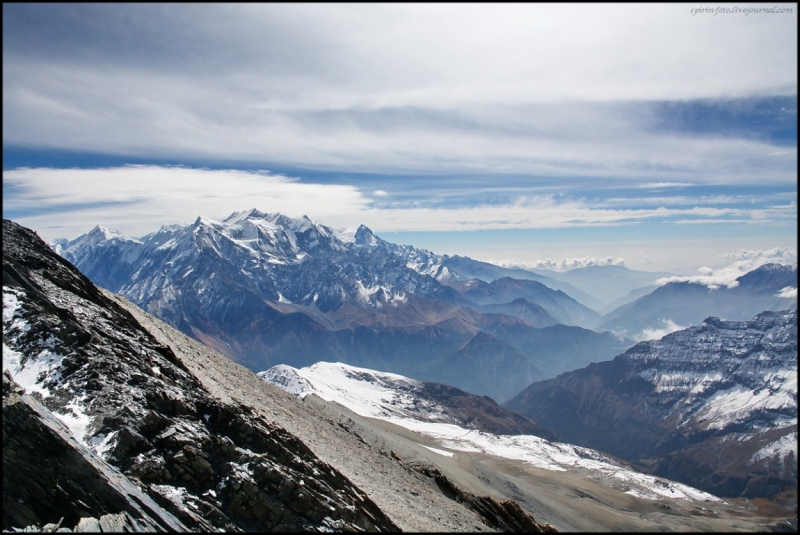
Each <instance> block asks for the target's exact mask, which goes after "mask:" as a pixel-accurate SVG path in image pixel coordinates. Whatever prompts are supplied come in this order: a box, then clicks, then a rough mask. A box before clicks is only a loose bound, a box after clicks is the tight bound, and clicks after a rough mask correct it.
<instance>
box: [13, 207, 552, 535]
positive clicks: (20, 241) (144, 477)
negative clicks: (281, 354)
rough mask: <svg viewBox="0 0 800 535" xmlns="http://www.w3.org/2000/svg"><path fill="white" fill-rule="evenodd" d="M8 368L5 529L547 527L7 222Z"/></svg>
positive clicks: (514, 505)
mask: <svg viewBox="0 0 800 535" xmlns="http://www.w3.org/2000/svg"><path fill="white" fill-rule="evenodd" d="M3 367H4V370H5V372H4V377H3V483H4V484H3V528H4V530H12V528H17V530H19V528H26V531H39V530H41V529H43V528H42V527H43V526H44V525H45V524H49V525H48V526H47V528H46V529H45V531H55V529H56V528H57V527H58V526H63V527H70V528H71V527H73V526H74V530H75V531H101V530H103V531H178V532H181V531H220V530H222V531H258V532H263V531H398V530H400V529H403V530H409V531H431V530H434V529H445V530H449V531H467V530H478V531H492V530H495V529H504V530H520V529H526V530H529V531H541V530H545V529H547V526H543V525H541V524H538V523H537V522H535V521H534V520H533V518H532V517H531V516H530V515H529V514H527V513H525V512H524V511H523V510H522V509H521V508H520V507H519V505H517V504H516V503H514V502H511V501H503V502H497V501H495V500H494V499H492V498H490V497H477V496H475V495H473V494H471V493H469V492H467V491H464V490H461V489H460V488H458V487H456V486H454V485H452V484H451V486H450V487H449V491H450V492H457V493H458V495H459V496H460V497H461V498H462V499H461V500H460V501H458V502H457V501H455V500H452V499H450V498H448V497H447V496H446V495H445V494H443V493H442V491H441V490H440V487H439V486H438V484H437V482H436V481H435V480H434V479H433V478H432V477H428V476H426V475H424V474H422V473H420V472H419V471H416V470H413V469H411V468H409V467H406V466H404V465H403V464H401V463H398V462H397V461H396V460H394V459H392V458H391V457H389V455H388V453H387V452H384V451H382V450H379V449H377V448H373V447H367V446H365V444H364V442H363V440H360V439H359V438H358V437H356V436H354V435H353V434H352V433H350V432H349V431H348V430H347V429H346V424H347V422H346V421H344V420H339V419H337V418H335V417H333V416H331V415H330V414H325V413H324V412H322V408H324V406H323V407H322V408H320V409H314V408H310V407H306V406H304V404H303V403H302V402H300V401H299V400H297V399H295V398H293V397H292V396H289V395H288V394H285V393H283V392H282V391H281V390H279V389H277V388H275V387H273V386H271V385H268V384H266V383H265V382H264V381H261V380H259V379H258V378H257V377H256V376H255V375H254V374H252V373H251V372H248V371H247V370H245V369H243V368H241V367H239V366H236V365H235V364H233V363H232V362H230V361H229V360H227V359H226V358H224V357H223V356H221V355H219V354H216V353H214V352H212V351H210V350H208V349H206V348H204V347H203V346H202V345H200V344H199V343H196V342H194V341H192V340H190V339H188V338H186V337H184V336H182V335H180V334H179V333H178V332H177V331H174V330H172V329H170V328H169V327H168V326H167V325H165V324H163V323H161V322H159V321H158V320H156V319H155V318H152V317H150V316H148V315H147V314H146V313H144V312H142V311H141V310H139V309H136V307H134V306H133V305H131V304H130V303H127V304H126V303H125V302H124V300H122V299H121V298H119V297H117V296H114V295H113V294H110V293H107V292H105V291H103V290H100V289H99V288H98V287H96V286H95V285H94V284H92V283H91V282H90V281H89V279H87V278H86V277H85V276H83V275H82V274H81V273H80V272H79V271H78V270H77V269H75V267H74V266H72V265H71V264H69V263H68V262H67V261H65V260H64V259H63V258H61V257H59V256H57V255H56V254H55V253H54V252H52V251H51V250H50V249H49V248H48V247H47V245H46V244H44V242H42V241H41V240H40V239H39V238H38V237H37V236H36V235H35V234H34V233H33V232H32V231H30V230H28V229H25V228H23V227H20V226H19V225H16V224H15V223H13V222H10V221H8V220H4V221H3ZM232 378H235V379H236V380H237V381H239V382H238V384H237V386H236V387H235V388H232V387H230V386H228V385H226V386H225V387H223V386H222V385H221V383H220V382H219V381H220V380H221V379H224V380H231V379H232ZM288 429H292V430H291V431H290V430H288ZM300 435H302V437H303V438H300ZM320 441H321V442H320ZM419 449H422V448H421V447H420V448H419ZM332 454H333V455H332ZM339 455H341V456H339ZM323 459H324V460H323ZM353 479H356V480H357V481H358V483H354V482H353ZM478 506H480V508H479V507H478ZM390 514H391V516H389V515H390ZM59 519H60V520H59Z"/></svg>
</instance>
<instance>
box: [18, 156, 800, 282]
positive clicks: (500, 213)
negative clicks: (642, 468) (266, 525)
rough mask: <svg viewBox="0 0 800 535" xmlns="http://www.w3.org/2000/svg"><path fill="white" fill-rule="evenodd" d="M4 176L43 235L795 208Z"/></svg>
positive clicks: (251, 179)
mask: <svg viewBox="0 0 800 535" xmlns="http://www.w3.org/2000/svg"><path fill="white" fill-rule="evenodd" d="M3 182H4V186H6V187H5V188H4V192H5V193H6V194H5V195H4V198H3V213H4V216H6V214H7V213H14V214H22V215H19V216H16V215H15V216H14V218H15V219H16V220H17V221H18V222H19V223H21V224H23V225H26V226H29V227H31V228H34V229H35V230H37V231H39V232H40V234H41V235H42V236H44V237H46V239H52V238H57V237H74V236H77V235H79V234H82V233H84V232H86V231H88V230H89V229H91V228H92V227H93V226H94V225H97V224H102V225H104V226H106V227H108V228H111V229H115V230H119V231H122V232H124V233H126V234H130V235H140V236H141V235H143V234H146V233H148V232H152V231H154V230H157V228H155V227H158V226H159V225H161V224H170V223H188V222H191V221H193V220H194V219H195V218H196V217H197V216H198V215H205V216H208V217H212V218H221V217H225V216H227V215H229V214H231V213H232V212H235V211H241V210H245V209H248V208H253V207H255V208H258V209H259V210H261V211H265V212H281V213H284V214H286V215H289V216H292V217H299V216H301V215H308V216H309V217H311V218H312V219H315V220H316V221H319V222H320V223H323V224H326V225H330V226H334V227H349V226H357V225H359V224H365V225H367V226H368V227H370V228H371V229H372V230H374V231H376V232H385V231H453V230H456V231H469V230H496V229H554V228H580V227H590V226H594V227H597V226H619V225H630V224H636V223H639V222H642V221H646V220H668V219H669V218H674V217H681V216H689V215H690V216H692V217H698V218H704V219H706V220H708V221H713V220H714V219H716V218H729V217H731V216H737V217H746V218H748V220H749V221H756V222H760V221H764V220H768V218H774V219H775V220H778V221H787V220H790V219H791V218H792V217H793V218H794V219H795V220H796V217H797V208H796V205H790V206H788V207H783V208H781V207H778V208H776V207H767V208H753V209H742V208H716V207H703V206H695V207H670V208H665V207H657V208H637V209H634V208H626V209H611V208H602V207H595V206H594V205H593V204H591V203H588V202H586V201H583V200H576V199H569V198H565V197H560V196H558V195H521V196H517V197H516V198H513V199H512V200H511V201H509V202H504V203H499V204H478V205H468V204H462V205H458V206H446V207H442V206H441V205H439V204H437V202H436V199H431V200H428V201H412V202H407V203H399V202H398V203H392V204H391V205H390V206H389V207H383V206H378V205H376V204H375V202H374V200H373V199H372V198H370V196H369V195H368V194H365V193H363V192H362V191H361V190H360V189H359V188H357V187H356V186H352V185H334V184H316V183H307V182H301V181H300V180H298V179H294V178H290V177H286V176H283V175H276V174H271V173H268V172H255V171H241V170H232V169H221V170H220V169H198V168H190V167H165V166H154V165H127V166H123V167H114V168H104V169H51V168H37V169H30V168H20V169H13V170H9V171H4V172H3ZM6 217H8V216H6ZM618 260H619V259H610V260H609V259H603V258H595V259H592V258H588V259H583V258H576V259H572V260H569V259H565V260H562V261H559V262H554V263H553V262H551V264H552V266H554V267H555V268H556V269H572V268H573V267H579V266H582V265H586V262H595V263H602V262H604V263H605V265H609V263H612V264H613V263H614V262H617V261H618ZM598 265H599V264H598Z"/></svg>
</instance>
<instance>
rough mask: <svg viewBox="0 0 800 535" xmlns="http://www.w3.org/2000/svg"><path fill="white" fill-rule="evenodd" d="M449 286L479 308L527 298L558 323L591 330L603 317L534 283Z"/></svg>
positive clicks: (511, 281) (497, 281)
mask: <svg viewBox="0 0 800 535" xmlns="http://www.w3.org/2000/svg"><path fill="white" fill-rule="evenodd" d="M450 285H451V286H452V287H453V288H455V289H456V290H458V292H459V293H461V295H462V296H464V297H465V298H466V299H467V300H469V301H471V302H473V303H476V304H478V305H500V304H506V305H508V304H511V303H512V302H514V301H517V300H519V299H525V300H527V301H530V302H532V303H535V304H536V305H538V306H539V307H541V308H542V309H543V310H544V311H545V312H547V314H548V315H550V316H551V317H553V318H554V319H555V320H556V321H557V322H558V323H563V324H564V325H578V326H580V327H585V328H591V327H593V326H594V325H595V324H596V323H597V322H598V321H599V320H600V314H598V313H597V312H595V311H594V310H592V309H590V308H588V307H586V306H583V305H582V304H580V303H579V302H577V301H575V300H574V299H572V298H571V297H570V296H568V295H567V294H565V293H564V292H562V291H560V290H555V291H554V290H552V289H551V288H548V287H547V286H545V285H544V284H542V283H540V282H537V281H533V280H521V279H512V278H511V277H502V278H499V279H495V280H493V281H492V282H489V283H487V282H485V281H482V280H480V279H470V280H467V281H460V282H451V283H450ZM509 308H510V307H509ZM507 309H508V308H507Z"/></svg>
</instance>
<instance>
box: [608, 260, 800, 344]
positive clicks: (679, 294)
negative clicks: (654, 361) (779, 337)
mask: <svg viewBox="0 0 800 535" xmlns="http://www.w3.org/2000/svg"><path fill="white" fill-rule="evenodd" d="M787 290H794V292H788V291H787ZM790 308H797V264H794V265H791V266H786V265H781V264H765V265H763V266H760V267H758V268H756V269H754V270H752V271H750V272H748V273H745V274H744V275H742V276H740V277H739V278H737V279H736V281H735V282H734V284H731V285H729V286H728V287H725V286H723V287H717V288H712V287H709V286H706V285H703V284H697V283H690V282H670V283H668V284H665V285H663V286H660V287H658V288H656V289H655V290H654V291H652V292H651V293H649V294H647V295H644V296H642V297H640V298H638V299H636V300H634V301H632V302H630V303H627V304H625V305H622V306H620V307H619V308H617V309H615V310H613V311H612V312H609V313H608V314H606V315H605V316H603V319H602V321H601V322H600V323H599V325H598V329H601V330H608V331H612V332H618V333H620V334H624V335H625V336H629V337H631V338H635V339H637V340H642V339H647V338H648V333H654V332H655V333H657V332H659V331H661V332H662V333H663V332H664V330H665V328H666V329H667V330H669V328H670V327H673V328H672V329H671V330H676V328H675V326H678V327H677V328H679V327H689V326H691V325H699V324H700V322H701V321H703V320H704V319H705V318H707V317H709V316H716V317H719V318H723V319H728V320H735V321H744V320H747V319H750V318H752V317H753V316H755V315H756V314H758V313H759V312H762V311H764V310H787V309H790Z"/></svg>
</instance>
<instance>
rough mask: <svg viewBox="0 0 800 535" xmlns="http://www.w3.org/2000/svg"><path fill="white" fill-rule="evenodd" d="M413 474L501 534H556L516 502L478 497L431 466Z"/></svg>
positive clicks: (418, 469) (419, 468) (420, 467)
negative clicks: (435, 487) (419, 475)
mask: <svg viewBox="0 0 800 535" xmlns="http://www.w3.org/2000/svg"><path fill="white" fill-rule="evenodd" d="M413 469H414V470H416V471H417V472H419V473H420V474H423V475H425V476H426V477H429V478H431V479H433V480H434V481H435V482H436V486H438V487H439V490H441V491H442V494H444V495H445V496H447V497H448V498H450V499H451V500H455V501H457V502H460V503H463V504H465V505H466V506H467V507H469V508H470V509H472V510H473V511H475V512H476V513H478V514H479V515H480V516H481V518H483V519H484V522H486V524H488V525H489V526H492V527H493V528H496V529H498V530H499V531H509V532H513V533H557V532H558V531H557V530H556V529H555V528H554V527H553V526H551V525H550V524H540V523H539V522H537V521H536V520H535V519H534V518H533V517H532V516H531V515H529V514H528V513H526V512H525V511H523V510H522V508H521V507H520V506H519V504H518V503H517V502H515V501H513V500H503V501H500V502H498V501H497V500H495V499H494V498H492V497H490V496H476V495H474V494H472V493H471V492H466V491H464V490H462V489H460V488H458V487H457V486H456V485H454V484H453V483H452V482H451V481H450V480H448V479H447V476H445V475H444V474H442V473H441V472H440V471H439V470H438V469H436V468H434V467H431V466H414V467H413Z"/></svg>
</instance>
